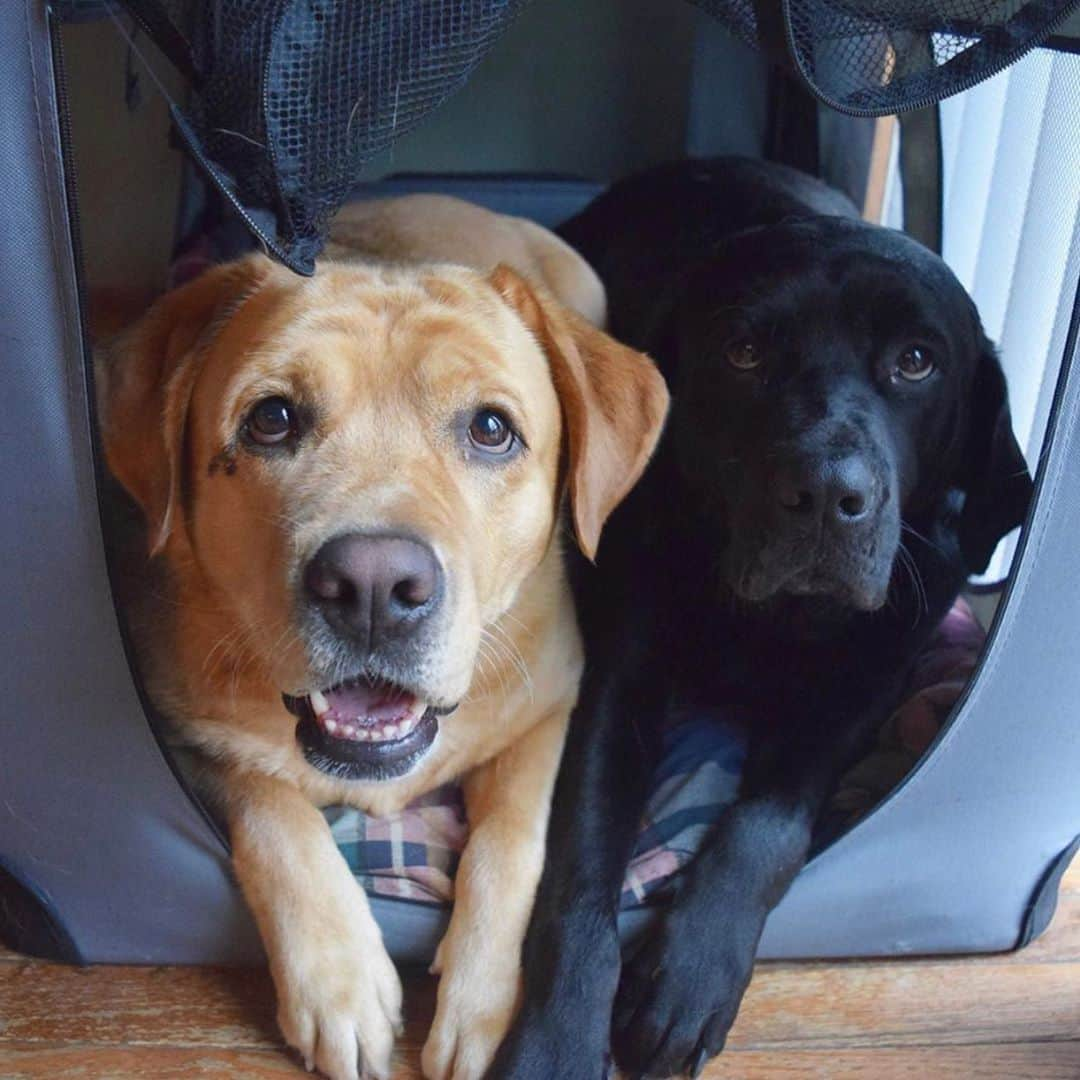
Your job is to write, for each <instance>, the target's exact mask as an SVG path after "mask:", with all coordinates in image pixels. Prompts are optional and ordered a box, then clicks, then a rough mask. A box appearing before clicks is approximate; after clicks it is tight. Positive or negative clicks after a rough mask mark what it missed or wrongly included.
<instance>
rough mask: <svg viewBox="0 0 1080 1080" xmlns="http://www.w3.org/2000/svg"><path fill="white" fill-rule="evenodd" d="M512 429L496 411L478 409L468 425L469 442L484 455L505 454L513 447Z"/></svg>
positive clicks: (508, 422)
mask: <svg viewBox="0 0 1080 1080" xmlns="http://www.w3.org/2000/svg"><path fill="white" fill-rule="evenodd" d="M514 438H515V437H514V429H513V428H512V427H511V426H510V421H509V420H507V419H506V417H505V416H503V414H502V413H501V412H499V411H498V410H497V409H479V410H478V411H477V413H476V415H475V416H473V418H472V421H471V423H470V424H469V442H470V443H472V445H473V446H474V447H476V449H477V450H482V451H483V452H484V453H485V454H505V453H507V452H509V451H510V450H511V449H512V448H513V445H514Z"/></svg>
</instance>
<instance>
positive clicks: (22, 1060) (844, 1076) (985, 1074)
mask: <svg viewBox="0 0 1080 1080" xmlns="http://www.w3.org/2000/svg"><path fill="white" fill-rule="evenodd" d="M308 1075H309V1074H308V1073H306V1072H305V1070H304V1069H303V1068H302V1066H300V1065H299V1064H298V1063H297V1062H296V1061H295V1060H293V1059H291V1058H290V1057H287V1056H286V1055H284V1054H275V1053H272V1052H269V1051H259V1050H229V1049H223V1048H206V1049H195V1048H193V1049H182V1048H175V1047H108V1048H102V1047H85V1046H79V1045H60V1046H57V1045H42V1044H32V1043H27V1044H15V1045H13V1046H9V1047H5V1048H4V1049H3V1050H2V1051H0V1077H3V1080H38V1078H41V1077H50V1078H51V1077H55V1076H64V1077H67V1078H80V1077H87V1078H89V1077H108V1078H109V1080H159V1078H160V1080H173V1078H176V1080H181V1078H185V1077H189V1076H214V1077H220V1076H229V1077H237V1078H251V1080H262V1078H264V1077H269V1078H271V1080H276V1078H280V1077H287V1076H293V1077H301V1076H308ZM702 1075H703V1077H704V1080H787V1078H791V1080H796V1078H797V1080H811V1078H816V1077H820V1078H822V1080H866V1078H867V1077H873V1080H894V1078H895V1080H911V1078H913V1077H923V1076H929V1077H937V1076H949V1077H958V1078H959V1077H962V1078H964V1080H1076V1077H1077V1076H1078V1075H1080V1043H1076V1042H1067V1043H1038V1042H1035V1043H1031V1042H1029V1043H1007V1044H1003V1045H979V1046H953V1047H932V1046H913V1047H907V1048H904V1049H877V1050H874V1049H857V1050H840V1051H836V1050H827V1051H826V1050H783V1051H760V1050H757V1051H755V1050H744V1051H738V1050H728V1051H726V1052H725V1053H724V1054H723V1055H722V1056H721V1057H719V1058H717V1059H716V1061H714V1062H713V1063H712V1064H710V1065H709V1067H708V1068H707V1069H706V1070H705V1072H704V1073H703V1074H702ZM394 1080H420V1072H419V1070H418V1069H417V1068H416V1067H415V1065H414V1064H410V1063H405V1062H403V1063H401V1064H400V1065H399V1067H398V1068H397V1070H396V1071H395V1073H394ZM553 1080H556V1078H553Z"/></svg>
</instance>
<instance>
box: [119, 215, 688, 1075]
mask: <svg viewBox="0 0 1080 1080" xmlns="http://www.w3.org/2000/svg"><path fill="white" fill-rule="evenodd" d="M400 209H401V208H400V206H393V205H392V204H387V206H384V207H383V208H382V209H374V210H373V209H371V208H368V209H367V210H366V211H364V213H366V214H368V215H369V219H368V221H367V224H366V225H364V226H363V227H364V228H365V229H367V228H369V227H370V229H373V230H374V234H371V235H368V236H367V239H366V240H364V241H362V243H363V244H364V246H365V247H366V248H367V250H368V251H369V252H374V253H376V254H378V255H379V256H380V257H381V258H380V260H378V261H374V260H372V259H370V258H367V259H357V258H355V257H354V258H353V259H352V261H351V262H350V261H327V262H325V263H323V264H321V265H320V267H319V269H318V271H317V273H316V275H315V276H314V277H313V278H311V279H307V280H305V279H303V278H299V277H296V276H294V275H292V274H290V273H289V272H288V271H286V270H283V269H281V268H279V267H277V266H275V265H274V264H273V263H271V262H270V261H269V260H267V259H266V258H263V257H261V256H257V257H250V258H247V259H244V260H242V261H239V262H236V263H233V264H229V265H225V266H222V267H219V268H217V269H215V270H212V271H210V272H208V273H206V274H205V275H204V276H203V277H201V278H199V279H197V280H195V281H194V282H192V283H191V284H189V285H187V286H185V287H184V288H181V289H179V290H177V291H176V292H173V293H171V294H169V295H167V296H166V297H164V298H163V299H162V300H161V301H159V302H158V303H157V304H156V305H155V306H154V307H153V308H152V309H151V310H150V311H149V313H148V314H147V315H146V316H145V317H144V318H143V319H142V320H141V321H140V322H139V323H138V324H137V325H136V326H134V327H133V328H132V329H131V330H129V331H127V332H126V333H125V334H124V335H122V336H121V337H120V338H119V339H118V340H117V341H116V342H114V343H113V344H112V346H111V347H109V348H107V349H106V350H104V351H103V354H102V355H101V357H100V362H99V370H98V378H99V391H100V400H101V414H102V417H103V432H104V442H105V448H106V453H107V457H108V463H109V466H110V468H111V470H112V471H113V473H114V474H115V476H116V477H117V478H118V479H119V480H120V482H121V483H122V484H123V486H124V487H125V488H126V489H127V491H128V492H129V493H130V494H131V496H132V497H133V498H134V499H135V501H136V502H137V503H138V504H139V505H140V507H141V508H142V511H143V514H144V517H145V519H146V523H147V529H148V549H149V551H150V553H151V554H152V555H155V556H157V557H158V558H156V559H154V560H153V561H152V563H151V566H152V567H157V568H158V569H159V571H160V573H161V576H162V577H163V579H164V581H163V583H159V584H157V585H155V586H154V587H153V588H148V589H146V590H145V591H144V595H143V600H144V603H145V606H146V607H147V609H148V610H146V611H144V613H143V614H142V616H141V617H140V623H141V627H140V629H139V636H140V637H145V638H146V639H147V644H146V647H145V649H144V650H143V651H144V653H145V655H144V656H143V661H142V662H143V666H144V669H145V671H146V674H147V678H148V683H149V686H150V689H151V694H152V696H153V697H154V698H155V699H156V701H157V703H158V704H159V706H160V707H161V708H162V709H163V710H164V711H165V712H166V713H167V714H168V715H170V716H171V717H172V718H173V721H174V723H175V725H176V737H177V739H178V740H179V741H180V742H182V743H183V744H186V745H187V746H191V747H195V748H197V750H198V751H200V755H201V758H202V759H203V760H204V761H205V762H206V773H207V776H208V778H209V789H210V791H211V792H212V794H213V796H214V798H215V799H216V800H217V801H218V805H219V806H220V807H221V809H222V811H223V813H224V815H225V817H226V819H227V822H228V826H229V831H230V836H231V841H232V850H233V863H234V866H235V871H236V875H237V878H238V879H239V882H240V884H241V886H242V888H243V891H244V894H245V896H246V898H247V901H248V903H249V904H250V906H251V909H252V911H253V912H254V914H255V918H256V920H257V923H258V926H259V929H260V932H261V934H262V938H263V941H264V943H265V945H266V949H267V953H268V955H269V959H270V966H271V970H272V973H273V978H274V982H275V985H276V988H277V993H278V1019H279V1022H280V1025H281V1029H282V1031H283V1033H284V1035H285V1037H286V1039H287V1040H288V1041H289V1042H290V1043H291V1044H292V1045H293V1046H294V1047H296V1048H297V1049H298V1050H299V1051H300V1053H301V1054H302V1055H303V1057H304V1058H305V1060H306V1062H307V1063H308V1064H309V1066H310V1065H315V1066H317V1067H318V1068H319V1069H321V1070H322V1071H323V1072H324V1073H326V1074H328V1075H329V1076H331V1077H334V1078H336V1080H337V1078H340V1080H345V1078H356V1077H357V1076H375V1077H386V1076H387V1075H388V1074H389V1071H390V1067H391V1051H392V1048H393V1042H394V1035H395V1031H396V1029H397V1028H398V1025H399V1015H400V1014H399V1010H400V1001H401V989H400V984H399V981H398V977H397V974H396V972H395V970H394V968H393V965H392V964H391V962H390V960H389V958H388V956H387V955H386V952H385V950H384V948H383V945H382V942H381V938H380V934H379V928H378V926H377V925H376V924H375V921H374V919H373V918H372V915H371V913H370V911H369V908H368V905H367V902H366V900H365V897H364V893H363V891H362V890H361V889H360V887H359V886H358V885H357V883H356V881H355V880H354V878H353V876H352V874H351V873H350V872H349V869H348V867H347V865H346V864H345V862H344V860H343V859H342V857H341V856H340V855H339V853H338V851H337V849H336V847H335V845H334V842H333V840H332V838H331V835H330V832H329V829H328V827H327V825H326V823H325V821H324V819H323V817H322V815H321V814H320V812H319V809H318V808H319V807H323V806H327V805H331V804H349V805H352V806H356V807H359V808H360V809H362V810H364V811H365V812H367V813H369V814H375V815H383V814H388V813H393V812H395V811H398V810H400V809H401V808H402V807H403V806H404V805H405V804H406V803H408V802H409V801H410V800H412V799H414V798H416V797H417V796H419V795H421V794H422V793H424V792H426V791H428V790H430V789H431V788H434V787H436V786H437V785H439V784H442V783H444V782H446V781H448V780H451V779H453V778H461V780H462V783H463V786H464V793H465V800H466V806H467V811H468V816H469V824H470V837H469V841H468V845H467V848H466V850H465V852H464V854H463V857H462V860H461V864H460V868H459V870H458V874H457V880H456V901H455V904H454V910H453V915H452V918H451V921H450V925H449V929H448V931H447V933H446V935H445V937H444V939H443V941H442V943H441V945H440V947H439V950H438V955H437V957H436V967H437V969H438V970H440V971H441V974H442V978H441V982H440V986H439V994H438V1008H437V1012H436V1016H435V1022H434V1025H433V1028H432V1031H431V1034H430V1036H429V1038H428V1041H427V1044H426V1045H425V1048H424V1053H423V1069H424V1073H425V1075H426V1076H428V1077H431V1078H433V1080H436V1078H440V1080H441V1078H459V1080H462V1078H472V1077H479V1076H481V1075H482V1074H483V1072H484V1070H485V1068H486V1067H487V1065H488V1064H489V1062H490V1059H491V1057H492V1056H493V1054H494V1051H495V1049H496V1047H497V1045H498V1042H499V1040H500V1038H501V1036H502V1034H503V1031H504V1030H505V1028H506V1027H507V1025H508V1023H509V1020H510V1018H511V1015H512V1012H513V1010H514V1007H515V1001H516V995H517V992H518V977H519V970H518V969H519V953H520V946H521V941H522V937H523V934H524V932H525V927H526V924H527V921H528V918H529V913H530V909H531V906H532V902H533V893H534V889H535V886H536V884H537V881H538V877H539V874H540V870H541V864H542V860H543V851H544V836H545V830H546V824H547V819H548V804H549V800H550V795H551V790H552V786H553V782H554V777H555V772H556V768H557V764H558V759H559V755H560V751H561V747H562V743H563V737H564V730H565V727H566V723H567V718H568V715H569V713H570V710H571V709H572V707H573V705H574V702H575V700H576V695H577V689H578V679H579V675H580V671H581V665H582V656H581V646H580V642H579V638H578V633H577V628H576V624H575V620H574V614H573V610H572V607H571V597H570V593H569V591H568V587H567V582H566V580H565V577H564V570H563V561H562V552H561V550H560V548H561V540H560V538H561V536H562V529H561V516H562V507H563V505H564V503H565V504H566V505H567V509H568V517H569V520H570V522H571V523H572V527H573V531H574V533H575V535H576V538H577V542H578V544H579V545H580V546H581V548H582V549H583V550H584V552H585V553H586V554H587V555H592V553H593V552H594V551H595V548H596V545H597V541H598V538H599V534H600V530H601V528H602V526H603V524H604V521H605V519H606V518H607V516H608V515H609V514H610V513H611V511H612V510H613V509H614V507H615V506H616V505H617V504H618V502H619V501H620V499H622V497H623V496H624V495H625V494H626V493H627V491H628V490H629V489H630V487H631V486H632V485H633V484H634V482H635V481H636V479H637V478H638V476H639V475H640V474H641V471H642V469H643V468H644V466H645V463H646V460H647V459H648V457H649V455H650V453H651V451H652V449H653V447H654V445H655V443H656V440H657V437H658V435H659V431H660V428H661V425H662V422H663V418H664V414H665V412H666V408H667V393H666V391H665V388H664V384H663V381H662V380H661V378H660V376H659V375H658V373H657V372H656V370H655V369H654V367H653V366H652V364H651V362H650V361H649V360H648V359H647V358H646V357H644V356H642V355H641V354H639V353H636V352H633V351H632V350H630V349H627V348H625V347H623V346H621V345H618V344H617V343H616V342H615V341H613V340H612V339H611V338H609V337H607V336H606V335H605V334H604V333H602V332H601V331H600V330H598V329H597V328H595V327H594V326H593V325H592V324H591V323H590V322H589V321H588V320H587V319H586V318H583V317H582V316H581V315H579V314H577V313H575V312H574V311H572V310H570V305H571V304H573V305H575V306H577V307H578V308H580V309H581V310H583V311H585V312H586V313H587V314H590V315H591V316H592V317H593V318H598V317H601V316H602V310H603V308H602V292H601V293H600V306H599V307H597V297H596V294H595V289H594V290H593V291H592V292H591V293H590V290H589V287H588V283H589V282H595V277H594V276H593V275H592V274H591V271H588V268H587V267H584V264H583V263H581V262H580V260H579V259H578V258H577V256H575V255H573V253H572V252H570V251H569V249H568V248H566V247H565V245H562V244H561V242H560V241H557V240H556V239H555V238H554V237H552V236H551V235H550V234H547V233H544V232H543V231H542V230H536V227H535V226H530V227H529V229H528V230H527V235H526V236H522V235H521V234H519V233H517V232H516V227H515V226H514V222H513V219H506V218H498V217H496V216H495V215H491V214H488V213H487V212H486V211H478V210H477V209H476V208H474V207H468V208H467V210H463V209H462V204H458V205H457V206H456V207H454V206H448V205H447V201H439V200H436V204H435V211H436V212H435V217H436V218H437V219H438V221H439V223H440V227H439V229H437V230H434V231H433V235H434V234H435V233H437V234H438V236H439V237H440V240H439V244H440V245H441V247H439V248H438V250H437V251H436V254H437V255H439V256H443V257H445V256H447V255H449V254H450V253H451V252H452V251H453V242H452V240H453V238H452V235H451V236H449V237H447V235H446V233H447V230H448V229H449V231H450V233H451V234H452V232H453V229H452V227H451V226H450V225H448V219H450V220H451V221H452V219H453V218H454V215H455V214H458V215H461V216H462V218H463V220H464V221H465V222H466V225H467V227H466V229H465V232H466V233H467V237H463V243H462V250H463V251H466V252H468V253H469V258H470V259H471V261H472V262H473V263H474V264H476V266H478V267H482V269H476V268H473V269H469V268H465V267H463V266H450V265H441V264H434V263H429V262H427V261H425V260H424V258H423V251H422V250H421V249H422V246H423V245H422V241H421V240H418V238H422V236H423V230H422V227H421V224H420V219H421V218H422V216H423V213H424V210H423V208H422V206H421V207H418V208H415V214H416V215H417V216H413V215H412V214H410V215H408V220H409V222H410V225H409V228H410V229H413V230H416V231H415V232H412V233H410V234H409V236H408V237H406V240H405V242H403V243H398V242H397V240H396V239H395V237H396V235H397V234H396V233H395V231H394V229H393V228H392V227H391V226H390V225H387V223H388V222H389V223H391V224H392V222H393V221H394V219H395V215H397V214H398V213H399V211H400ZM431 209H432V207H431V205H430V204H429V205H428V211H431ZM380 215H383V216H382V217H380ZM355 225H356V222H355V220H354V221H353V223H352V225H351V226H350V228H353V226H355ZM383 226H386V227H385V228H384V227H383ZM380 229H381V232H380ZM484 230H487V232H486V233H485V232H484ZM485 235H487V236H488V237H489V238H490V244H489V245H488V246H485V245H484V243H482V240H483V237H484V236H485ZM465 239H467V241H468V242H467V243H465V242H464V240H465ZM338 240H339V241H340V240H341V234H340V233H339V234H338ZM360 242H361V241H358V240H357V234H356V232H355V230H354V231H353V235H352V240H351V242H350V248H349V249H348V250H343V248H342V246H341V244H340V243H339V244H338V247H337V248H336V249H335V254H336V255H338V256H339V257H341V256H342V255H346V254H348V253H349V250H351V248H353V247H355V246H356V244H357V243H360ZM520 245H524V246H520ZM506 255H509V257H510V258H511V260H512V261H515V262H516V263H517V265H518V267H519V268H520V270H521V271H522V272H523V273H520V274H519V273H518V272H516V271H515V270H514V269H511V268H509V267H507V266H505V265H502V266H499V267H497V268H495V269H494V270H491V269H490V263H488V265H487V266H485V265H484V264H485V262H488V259H490V258H491V257H492V256H494V257H495V258H500V257H503V256H506ZM534 255H536V256H537V257H538V258H539V262H536V261H533V256H534ZM545 260H546V269H545ZM583 267H584V269H583ZM525 274H527V275H530V277H531V280H527V279H526V277H525V276H523V275H525ZM541 281H546V282H547V283H548V284H549V285H551V286H553V287H554V288H556V289H558V290H560V291H561V292H562V293H563V300H564V301H565V302H564V303H560V302H559V301H557V300H556V299H554V298H553V296H552V295H551V293H550V292H549V291H548V290H547V289H546V288H545V287H544V286H543V285H542V284H540V282H541ZM575 282H576V283H577V285H580V284H581V283H582V282H584V283H585V285H586V288H585V289H584V291H582V290H580V289H579V288H578V287H577V285H575V284H574V283H575ZM564 493H565V498H564Z"/></svg>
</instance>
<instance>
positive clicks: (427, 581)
mask: <svg viewBox="0 0 1080 1080" xmlns="http://www.w3.org/2000/svg"><path fill="white" fill-rule="evenodd" d="M434 591H435V580H434V577H425V576H423V575H418V576H416V577H408V578H405V579H404V580H402V581H399V582H398V583H397V584H396V585H395V586H394V588H393V590H392V592H393V596H394V599H395V600H397V602H398V603H399V604H404V605H405V606H406V607H420V606H421V605H423V604H426V603H427V602H428V601H429V600H430V599H431V594H432V593H433V592H434Z"/></svg>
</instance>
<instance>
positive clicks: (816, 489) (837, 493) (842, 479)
mask: <svg viewBox="0 0 1080 1080" xmlns="http://www.w3.org/2000/svg"><path fill="white" fill-rule="evenodd" d="M773 490H774V492H775V494H776V498H777V500H778V501H779V503H780V505H781V506H782V507H783V508H784V509H785V510H786V511H788V512H789V513H791V514H798V515H802V516H804V517H806V518H807V519H808V520H813V521H818V520H822V519H824V520H825V521H826V522H827V523H828V524H831V525H836V526H839V527H844V526H848V525H856V524H858V523H859V522H861V521H864V520H865V519H866V518H867V517H868V516H869V514H870V512H871V511H872V509H873V507H874V502H875V496H876V493H877V484H876V483H875V481H874V475H873V473H872V472H871V470H870V467H869V466H868V465H867V464H866V462H865V461H864V460H863V459H862V458H861V457H857V456H854V455H853V456H850V457H845V458H836V459H831V460H828V461H822V462H803V463H800V464H798V465H793V466H788V467H786V468H781V469H778V470H777V472H776V474H775V476H774V479H773Z"/></svg>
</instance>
